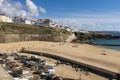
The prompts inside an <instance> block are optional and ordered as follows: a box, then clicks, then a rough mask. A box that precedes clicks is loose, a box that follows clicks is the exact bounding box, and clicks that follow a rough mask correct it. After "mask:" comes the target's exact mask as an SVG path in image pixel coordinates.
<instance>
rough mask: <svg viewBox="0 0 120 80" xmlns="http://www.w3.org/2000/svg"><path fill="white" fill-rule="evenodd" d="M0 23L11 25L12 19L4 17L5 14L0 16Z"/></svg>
mask: <svg viewBox="0 0 120 80" xmlns="http://www.w3.org/2000/svg"><path fill="white" fill-rule="evenodd" d="M0 22H8V23H12V22H13V21H12V18H11V17H9V16H6V15H5V14H0Z"/></svg>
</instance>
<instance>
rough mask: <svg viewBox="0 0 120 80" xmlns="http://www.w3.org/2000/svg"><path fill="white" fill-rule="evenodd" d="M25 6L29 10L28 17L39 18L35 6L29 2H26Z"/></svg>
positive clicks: (27, 0)
mask: <svg viewBox="0 0 120 80" xmlns="http://www.w3.org/2000/svg"><path fill="white" fill-rule="evenodd" d="M26 5H27V8H28V10H29V12H28V15H29V16H39V11H38V7H37V5H35V4H34V3H33V2H32V1H31V0H26Z"/></svg>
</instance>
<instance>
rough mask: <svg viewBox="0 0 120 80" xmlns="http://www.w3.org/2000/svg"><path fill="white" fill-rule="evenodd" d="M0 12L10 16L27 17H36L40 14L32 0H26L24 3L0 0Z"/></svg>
mask: <svg viewBox="0 0 120 80" xmlns="http://www.w3.org/2000/svg"><path fill="white" fill-rule="evenodd" d="M23 1H24V0H23ZM26 7H27V8H26ZM44 10H45V9H44ZM45 12H46V11H45ZM0 13H4V14H6V15H9V16H12V17H14V16H21V17H29V18H38V16H39V15H40V14H39V7H38V6H37V5H35V4H34V3H33V2H32V0H26V5H23V4H21V3H20V2H19V1H14V0H0Z"/></svg>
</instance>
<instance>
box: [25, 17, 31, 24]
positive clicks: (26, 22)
mask: <svg viewBox="0 0 120 80" xmlns="http://www.w3.org/2000/svg"><path fill="white" fill-rule="evenodd" d="M24 22H25V24H32V20H30V19H27V18H26V19H24Z"/></svg>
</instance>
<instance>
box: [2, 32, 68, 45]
mask: <svg viewBox="0 0 120 80" xmlns="http://www.w3.org/2000/svg"><path fill="white" fill-rule="evenodd" d="M66 37H67V35H62V36H60V35H55V34H54V35H51V34H44V35H43V34H0V43H10V42H20V41H54V42H60V41H64V40H65V39H66Z"/></svg>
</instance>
